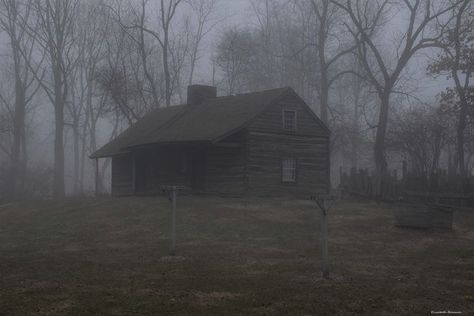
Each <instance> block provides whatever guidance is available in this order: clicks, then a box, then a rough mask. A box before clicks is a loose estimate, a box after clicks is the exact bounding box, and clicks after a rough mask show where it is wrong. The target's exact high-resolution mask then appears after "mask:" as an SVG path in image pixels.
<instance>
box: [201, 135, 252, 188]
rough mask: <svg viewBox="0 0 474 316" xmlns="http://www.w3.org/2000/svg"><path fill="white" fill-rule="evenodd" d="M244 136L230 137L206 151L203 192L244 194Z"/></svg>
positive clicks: (245, 168) (245, 165)
mask: <svg viewBox="0 0 474 316" xmlns="http://www.w3.org/2000/svg"><path fill="white" fill-rule="evenodd" d="M245 142H246V135H245V132H240V133H237V134H235V135H232V136H230V137H228V138H226V139H224V140H222V141H221V142H219V143H217V144H216V145H214V146H211V147H209V148H208V150H207V159H206V184H205V191H206V192H209V193H217V194H223V195H243V194H244V193H245V192H246V188H247V186H246V179H247V177H246V170H247V161H246V149H247V146H246V143H245Z"/></svg>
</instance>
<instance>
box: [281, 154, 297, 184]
mask: <svg viewBox="0 0 474 316" xmlns="http://www.w3.org/2000/svg"><path fill="white" fill-rule="evenodd" d="M281 171H282V181H283V182H295V181H296V159H295V158H285V159H283V160H282V169H281Z"/></svg>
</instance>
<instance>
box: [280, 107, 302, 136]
mask: <svg viewBox="0 0 474 316" xmlns="http://www.w3.org/2000/svg"><path fill="white" fill-rule="evenodd" d="M285 112H291V113H293V114H294V116H293V119H294V122H293V123H294V124H293V129H290V128H286V125H285V116H286V115H285ZM281 122H282V129H283V130H284V131H286V132H296V129H297V122H298V119H297V111H296V110H295V109H285V108H284V109H282V111H281Z"/></svg>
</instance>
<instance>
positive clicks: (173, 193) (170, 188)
mask: <svg viewBox="0 0 474 316" xmlns="http://www.w3.org/2000/svg"><path fill="white" fill-rule="evenodd" d="M160 188H161V190H162V191H164V192H167V193H168V194H169V199H170V201H171V230H170V235H171V236H170V255H171V256H175V255H176V198H177V196H178V191H183V190H184V189H185V187H184V186H181V185H162V186H161V187H160Z"/></svg>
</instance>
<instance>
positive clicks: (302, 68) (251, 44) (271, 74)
mask: <svg viewBox="0 0 474 316" xmlns="http://www.w3.org/2000/svg"><path fill="white" fill-rule="evenodd" d="M242 3H245V5H244V6H245V7H244V8H242V10H245V12H247V13H248V14H249V17H248V18H249V20H251V21H252V23H247V21H242V23H236V24H234V25H229V23H227V22H226V21H227V20H228V19H229V18H230V17H229V16H227V15H226V14H227V13H224V12H223V10H222V8H223V7H225V6H226V5H227V4H228V1H224V0H161V1H157V0H140V1H125V0H122V1H121V0H0V163H1V164H0V199H17V198H23V197H57V198H62V197H64V196H66V195H68V196H82V195H87V194H91V193H92V192H93V189H94V164H93V161H91V160H90V159H89V155H90V154H91V153H92V152H94V151H95V150H97V149H98V148H99V147H100V146H101V145H102V144H104V143H106V142H107V141H109V140H110V139H112V138H113V137H115V136H117V135H118V134H119V133H120V132H121V131H123V130H124V129H125V128H127V127H128V126H130V125H131V124H133V123H134V122H136V121H137V120H138V119H140V118H141V117H143V116H144V115H145V114H146V113H147V112H149V111H150V110H152V109H155V108H157V107H167V106H172V105H175V104H181V103H185V102H186V88H187V86H188V85H190V84H193V83H202V84H208V85H213V86H217V91H218V94H219V95H229V94H238V93H244V92H249V91H257V90H264V89H270V88H276V87H283V86H290V87H292V88H293V89H294V90H295V91H296V92H297V93H298V94H299V95H300V96H302V97H303V99H304V100H305V101H306V103H307V104H308V105H310V106H311V107H312V109H313V110H314V111H315V113H316V114H317V115H318V116H319V117H320V118H321V119H322V120H323V121H324V122H325V123H326V124H327V126H328V127H329V128H330V130H331V131H332V134H331V148H330V149H331V167H332V174H333V177H332V178H333V183H332V184H333V186H336V185H337V184H338V183H337V181H338V176H337V174H338V172H339V170H340V168H342V169H350V168H355V169H366V168H368V169H370V170H373V172H374V174H375V175H376V178H377V180H376V181H377V188H378V189H377V190H379V191H381V190H383V181H384V178H385V177H386V176H387V175H389V174H390V173H391V170H392V169H399V168H401V166H402V161H406V163H407V166H408V169H409V170H410V171H411V172H412V173H414V174H419V175H422V176H423V177H426V178H427V179H429V178H430V177H432V176H434V175H435V174H436V173H437V172H438V170H440V169H449V170H450V172H452V173H455V174H456V175H458V176H459V177H461V178H462V179H468V178H469V177H471V176H472V175H473V172H474V86H473V83H472V79H473V78H472V77H473V70H474V8H473V3H472V1H470V0H446V1H434V0H432V1H430V0H397V1H393V0H355V1H353V0H303V1H296V0H277V1H275V0H272V1H269V0H253V1H251V0H249V1H248V2H242ZM420 71H421V72H424V74H423V76H420V74H419V73H417V72H420ZM420 78H429V79H430V80H432V81H437V82H441V84H440V85H439V87H440V88H439V89H434V90H433V91H432V92H430V94H431V96H430V97H427V96H426V91H420V86H423V85H422V84H421V85H420V82H418V81H420ZM427 80H428V79H427ZM45 152H47V153H48V154H46V155H45V154H44V153H45ZM40 153H41V154H40ZM99 170H100V177H101V179H102V181H101V185H102V186H103V191H106V190H107V181H106V180H105V179H106V177H105V175H106V174H108V172H110V161H109V160H107V159H102V161H101V164H100V168H99ZM465 183H466V186H465V188H464V190H466V191H467V190H469V188H467V186H468V183H469V181H466V182H465Z"/></svg>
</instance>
